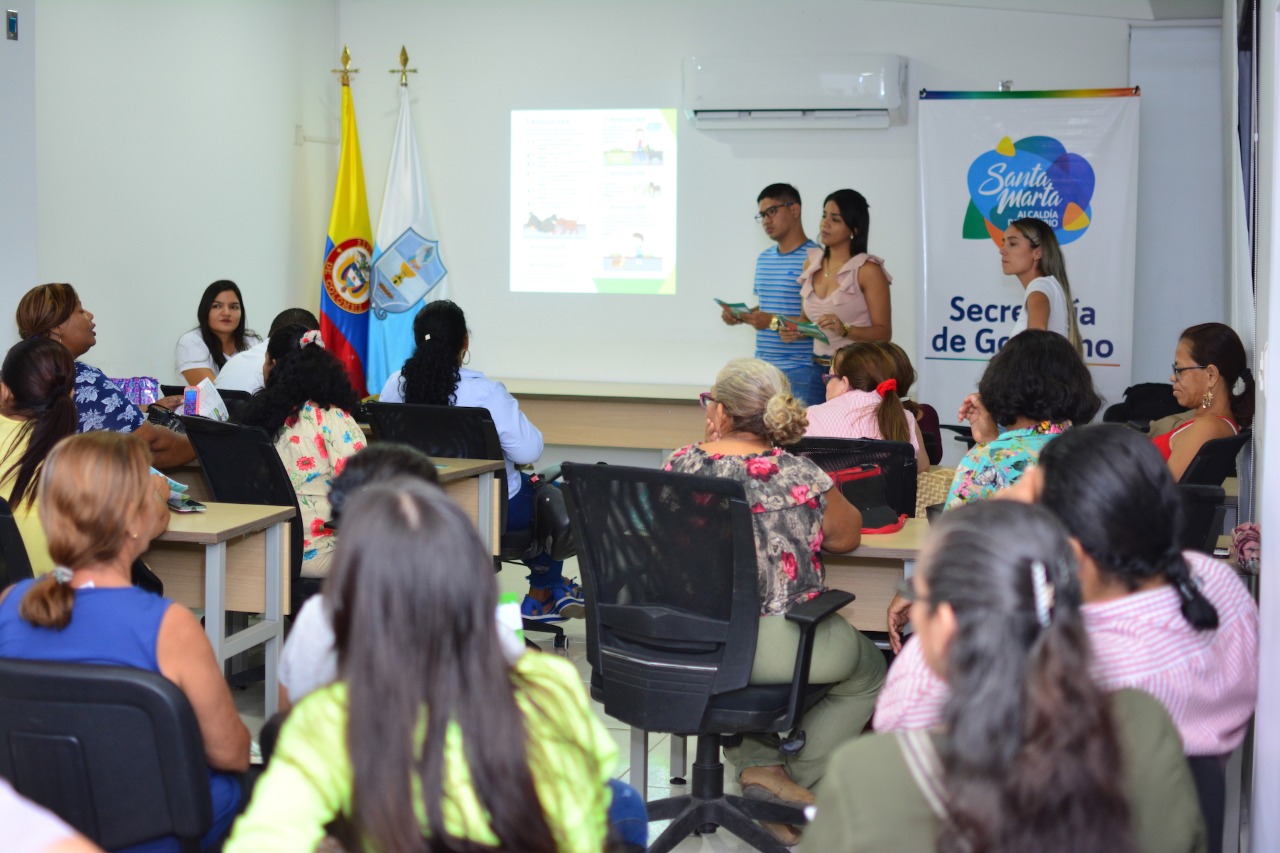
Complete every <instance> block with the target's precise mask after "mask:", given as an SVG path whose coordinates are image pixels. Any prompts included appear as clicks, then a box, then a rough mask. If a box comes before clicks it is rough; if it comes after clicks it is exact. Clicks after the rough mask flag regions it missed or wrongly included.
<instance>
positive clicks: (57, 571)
mask: <svg viewBox="0 0 1280 853" xmlns="http://www.w3.org/2000/svg"><path fill="white" fill-rule="evenodd" d="M71 575H72V572H71V570H70V569H68V568H67V567H66V566H57V567H55V568H54V570H53V582H54V583H71Z"/></svg>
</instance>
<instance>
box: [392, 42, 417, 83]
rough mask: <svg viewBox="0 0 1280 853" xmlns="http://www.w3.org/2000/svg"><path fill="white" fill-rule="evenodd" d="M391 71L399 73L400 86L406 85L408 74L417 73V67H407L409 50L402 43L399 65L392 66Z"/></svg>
mask: <svg viewBox="0 0 1280 853" xmlns="http://www.w3.org/2000/svg"><path fill="white" fill-rule="evenodd" d="M391 73H392V74H399V75H400V85H401V86H408V85H409V75H410V74H417V73H418V69H416V68H410V67H409V51H407V50H405V49H404V45H400V67H399V68H392V69H391Z"/></svg>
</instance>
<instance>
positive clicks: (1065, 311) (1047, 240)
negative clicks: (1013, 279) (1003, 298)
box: [1000, 217, 1083, 352]
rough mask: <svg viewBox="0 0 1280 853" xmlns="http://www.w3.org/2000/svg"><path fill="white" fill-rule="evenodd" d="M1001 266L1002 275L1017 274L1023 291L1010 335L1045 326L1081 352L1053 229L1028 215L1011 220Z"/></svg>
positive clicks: (1077, 328) (1069, 291) (1064, 269)
mask: <svg viewBox="0 0 1280 853" xmlns="http://www.w3.org/2000/svg"><path fill="white" fill-rule="evenodd" d="M1000 268H1001V269H1002V270H1004V274H1005V275H1015V276H1017V277H1018V281H1019V282H1021V283H1022V289H1023V291H1025V297H1024V299H1023V304H1022V312H1021V313H1020V314H1019V315H1018V319H1017V320H1016V321H1014V324H1013V328H1012V329H1010V330H1009V337H1013V336H1014V335H1016V334H1018V333H1019V332H1023V331H1026V330H1027V329H1047V330H1048V331H1050V332H1057V333H1058V334H1059V335H1062V336H1063V337H1064V338H1066V339H1067V340H1069V341H1071V345H1072V346H1073V347H1075V348H1076V352H1083V349H1082V344H1081V342H1080V327H1079V325H1077V323H1076V312H1075V309H1074V308H1073V307H1072V304H1071V285H1070V283H1068V281H1067V262H1066V259H1065V258H1063V257H1062V248H1061V247H1060V246H1059V245H1058V237H1057V235H1056V234H1054V233H1053V229H1052V228H1050V227H1049V226H1048V225H1046V224H1045V223H1044V222H1043V221H1041V220H1039V219H1033V218H1031V217H1027V218H1024V219H1015V220H1014V221H1013V222H1010V223H1009V227H1008V228H1006V229H1005V232H1004V245H1002V246H1001V247H1000Z"/></svg>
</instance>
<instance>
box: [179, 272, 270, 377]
mask: <svg viewBox="0 0 1280 853" xmlns="http://www.w3.org/2000/svg"><path fill="white" fill-rule="evenodd" d="M196 321H197V322H198V323H199V325H198V326H197V327H196V328H194V329H192V330H191V331H189V332H186V333H184V334H183V335H182V337H180V338H178V346H177V350H176V352H175V355H174V358H175V360H176V362H177V369H178V373H179V374H181V375H182V378H183V380H184V381H185V382H186V383H187V384H188V385H195V384H197V383H198V382H199V381H200V380H201V379H209V380H212V379H214V378H215V377H217V375H218V371H219V370H221V369H222V365H224V364H226V363H227V358H228V357H230V356H233V355H235V354H236V353H238V352H243V351H244V350H247V349H248V348H249V347H251V346H253V345H255V344H259V343H262V339H261V338H259V337H258V334H257V333H256V332H252V331H246V330H245V327H244V324H245V311H244V300H243V299H242V298H241V297H240V287H239V285H237V284H236V283H235V282H234V281H229V280H227V279H219V280H218V281H215V282H214V283H213V284H211V285H209V286H208V287H206V288H205V289H204V295H203V296H201V297H200V307H199V308H197V309H196Z"/></svg>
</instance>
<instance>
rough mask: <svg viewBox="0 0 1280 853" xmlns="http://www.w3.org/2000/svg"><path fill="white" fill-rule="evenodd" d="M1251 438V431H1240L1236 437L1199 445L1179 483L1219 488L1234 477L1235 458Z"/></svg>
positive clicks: (1231, 436) (1217, 439)
mask: <svg viewBox="0 0 1280 853" xmlns="http://www.w3.org/2000/svg"><path fill="white" fill-rule="evenodd" d="M1252 437H1253V430H1250V429H1245V430H1241V431H1240V432H1239V434H1237V435H1229V436H1227V437H1226V438H1215V439H1213V440H1212V441H1206V442H1205V443H1204V444H1203V445H1201V447H1200V450H1199V451H1198V452H1197V453H1196V455H1195V456H1194V457H1192V459H1191V462H1190V464H1188V465H1187V470H1185V471H1183V472H1182V479H1180V480H1178V482H1179V483H1187V484H1189V485H1201V486H1221V485H1222V483H1223V481H1225V480H1226V479H1227V478H1228V477H1234V476H1235V475H1236V457H1237V456H1239V455H1240V451H1241V450H1243V449H1244V446H1245V445H1246V444H1248V443H1249V439H1250V438H1252Z"/></svg>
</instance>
